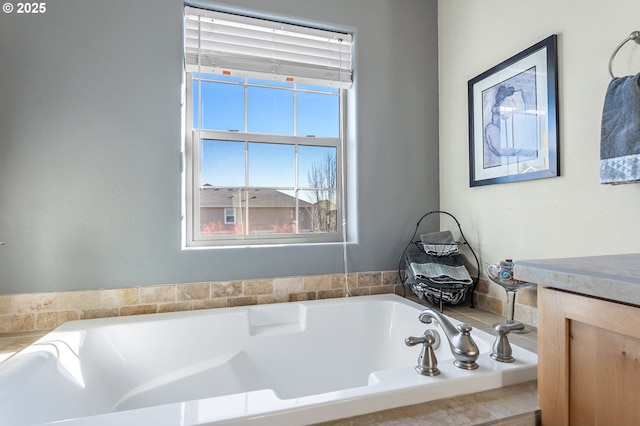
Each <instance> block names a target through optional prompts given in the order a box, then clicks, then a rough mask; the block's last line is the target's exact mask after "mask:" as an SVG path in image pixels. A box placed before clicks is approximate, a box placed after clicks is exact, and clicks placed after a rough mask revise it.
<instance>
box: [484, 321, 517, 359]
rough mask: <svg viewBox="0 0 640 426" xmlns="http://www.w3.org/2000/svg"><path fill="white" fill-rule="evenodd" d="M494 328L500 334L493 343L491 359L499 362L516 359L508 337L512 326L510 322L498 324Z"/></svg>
mask: <svg viewBox="0 0 640 426" xmlns="http://www.w3.org/2000/svg"><path fill="white" fill-rule="evenodd" d="M493 328H494V330H495V331H496V332H497V333H498V336H497V337H496V341H495V342H494V343H493V350H492V352H491V355H490V356H491V359H494V360H496V361H499V362H513V361H515V360H516V359H515V358H514V357H513V355H512V354H513V351H512V350H511V344H510V343H509V339H508V338H507V334H509V333H510V332H511V328H510V327H509V325H508V324H496V325H495V326H494V327H493Z"/></svg>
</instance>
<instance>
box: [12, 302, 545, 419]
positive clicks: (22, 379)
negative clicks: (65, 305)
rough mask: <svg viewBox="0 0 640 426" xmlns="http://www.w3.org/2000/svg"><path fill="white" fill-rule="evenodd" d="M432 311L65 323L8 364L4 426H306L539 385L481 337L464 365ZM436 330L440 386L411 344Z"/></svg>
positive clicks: (280, 307)
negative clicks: (429, 320) (421, 369)
mask: <svg viewBox="0 0 640 426" xmlns="http://www.w3.org/2000/svg"><path fill="white" fill-rule="evenodd" d="M422 309H424V307H423V306H421V305H418V304H415V303H413V302H411V301H408V300H406V299H403V298H401V297H399V296H395V295H379V296H361V297H351V298H344V299H327V300H321V301H309V302H297V303H284V304H274V305H260V306H250V307H240V308H226V309H213V310H204V311H189V312H178V313H167V314H154V315H141V316H135V317H119V318H108V319H96V320H85V321H73V322H69V323H66V324H64V325H63V326H61V327H59V328H57V329H56V330H54V331H52V332H51V333H49V334H47V335H46V336H44V337H43V338H41V339H40V340H38V341H37V342H35V343H34V344H33V345H31V346H29V347H28V348H26V349H25V350H23V351H21V352H20V353H18V354H16V355H15V356H14V357H13V358H11V359H9V360H8V361H6V362H5V363H3V364H0V424H2V425H13V426H18V425H33V424H53V423H54V422H57V423H55V424H56V425H83V426H94V425H104V426H107V425H109V426H111V425H136V426H144V425H149V426H151V425H153V426H158V425H211V424H239V423H243V424H244V423H248V422H251V423H252V424H264V425H266V424H269V425H271V424H278V425H294V424H310V423H315V422H321V421H327V420H332V419H336V418H342V417H349V416H354V415H358V414H363V413H367V412H372V411H377V410H382V409H388V408H394V407H399V406H403V405H409V404H416V403H419V402H424V401H430V400H435V399H440V398H444V397H449V396H454V395H460V394H465V393H471V392H478V391H483V390H488V389H493V388H499V387H502V386H507V385H511V384H514V383H519V382H523V381H527V380H532V379H535V378H536V366H537V356H536V355H535V354H533V353H531V352H529V351H526V350H524V349H522V348H519V347H516V346H513V355H514V357H515V358H516V361H515V362H514V363H510V364H505V363H499V362H496V361H493V360H492V359H491V358H490V357H489V354H490V352H491V346H492V344H493V341H494V336H492V335H489V334H486V333H483V332H481V331H479V330H473V331H472V336H473V338H474V340H475V341H476V343H477V345H478V347H479V348H480V351H481V355H480V358H479V360H478V364H479V368H478V369H476V370H471V371H468V370H461V369H459V368H456V367H454V366H453V362H452V360H453V357H452V355H451V352H450V349H449V345H448V344H447V341H446V337H445V335H444V333H443V332H442V331H441V329H440V328H439V327H438V326H437V325H434V324H431V325H426V324H422V323H420V322H419V321H418V314H419V313H420V311H421V310H422ZM452 322H453V323H454V324H455V323H457V322H456V321H455V320H452ZM427 328H436V329H437V330H438V331H439V333H440V335H441V337H442V344H441V345H440V348H439V349H438V350H437V351H436V355H437V358H438V362H439V364H438V367H439V368H440V370H441V372H442V373H441V374H440V375H439V376H436V377H424V376H421V375H419V374H417V373H416V372H415V370H414V367H415V365H416V362H417V358H418V355H419V353H420V347H419V346H415V347H407V346H406V345H405V343H404V339H405V338H406V337H408V336H420V335H422V333H423V332H424V331H425V329H427Z"/></svg>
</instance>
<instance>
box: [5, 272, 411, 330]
mask: <svg viewBox="0 0 640 426" xmlns="http://www.w3.org/2000/svg"><path fill="white" fill-rule="evenodd" d="M347 279H348V283H349V286H348V287H349V293H350V294H351V295H353V296H360V295H369V294H384V293H393V291H394V287H395V285H396V284H399V280H398V272H397V271H386V272H358V273H350V274H348V275H347ZM344 295H345V276H344V274H330V275H313V276H300V277H286V278H273V279H255V280H244V281H242V280H238V281H223V282H203V283H189V284H169V285H155V286H145V287H127V288H120V289H101V290H80V291H65V292H50V293H25V294H10V295H0V334H2V333H15V332H25V331H34V330H52V329H54V328H56V327H58V326H59V325H62V324H64V323H65V322H67V321H72V320H78V319H92V318H107V317H117V316H126V315H136V314H151V313H161V312H176V311H188V310H196V309H210V308H224V307H232V306H246V305H259V304H267V303H280V302H296V301H302V300H315V299H329V298H336V297H343V296H344Z"/></svg>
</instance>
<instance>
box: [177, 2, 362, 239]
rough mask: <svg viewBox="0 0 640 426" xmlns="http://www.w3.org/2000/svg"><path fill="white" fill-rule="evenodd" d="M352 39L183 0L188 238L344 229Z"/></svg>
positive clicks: (309, 234) (308, 235)
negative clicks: (347, 95) (345, 127)
mask: <svg viewBox="0 0 640 426" xmlns="http://www.w3.org/2000/svg"><path fill="white" fill-rule="evenodd" d="M274 25H275V28H274V27H273V26H274ZM265 26H266V27H265ZM294 31H297V33H293V35H292V32H294ZM265 37H266V38H267V39H268V41H265V40H264V38H265ZM281 37H284V38H285V39H286V40H284V41H283V40H281V39H280V38H281ZM292 37H293V38H292ZM295 37H297V39H296V38H295ZM258 39H261V40H258ZM276 39H278V40H276ZM292 40H293V41H292ZM300 43H303V45H302V46H300ZM305 45H307V46H305ZM350 45H351V37H350V36H349V35H348V34H341V33H332V32H328V31H324V30H316V29H309V28H303V27H297V26H292V25H289V24H282V23H275V24H274V23H273V22H271V21H263V20H258V19H255V18H246V17H239V16H237V15H227V14H222V13H219V12H212V11H205V10H201V9H194V8H191V7H186V8H185V126H184V128H185V137H184V152H185V168H184V172H185V176H184V184H185V187H184V192H185V203H184V215H185V224H184V226H183V232H184V234H185V239H184V240H185V245H186V246H219V245H240V244H286V243H301V242H304V243H308V242H331V241H340V240H341V239H342V232H343V229H342V226H341V224H342V218H343V215H344V213H345V212H344V210H345V208H344V201H343V200H344V193H343V188H344V184H343V181H344V177H343V176H342V167H341V164H343V160H344V159H343V155H344V152H343V139H342V135H343V130H342V128H343V122H344V119H343V116H344V101H343V93H344V90H345V89H346V88H348V87H349V86H350V82H351V72H350V58H351V53H350V49H351V46H350ZM250 46H254V47H250ZM265 46H266V47H265ZM274 46H276V47H274ZM283 46H284V47H283ZM292 46H293V47H292ZM281 47H283V49H285V50H287V49H288V50H291V51H293V53H287V52H286V51H282V49H280V48H281ZM262 48H264V49H266V50H265V51H266V52H267V53H264V52H261V51H260V49H262ZM274 49H280V50H279V51H277V52H275V51H274ZM301 52H304V53H302V54H301ZM296 55H297V56H300V57H301V58H302V59H300V58H296ZM318 55H321V56H327V55H328V57H327V58H324V59H322V60H320V59H317V56H318ZM278 57H280V58H286V59H276V60H274V59H273V58H278ZM343 57H344V58H346V59H343ZM305 61H306V62H305ZM309 61H311V62H319V61H320V62H322V65H321V66H320V65H318V64H313V63H309ZM327 64H329V65H327Z"/></svg>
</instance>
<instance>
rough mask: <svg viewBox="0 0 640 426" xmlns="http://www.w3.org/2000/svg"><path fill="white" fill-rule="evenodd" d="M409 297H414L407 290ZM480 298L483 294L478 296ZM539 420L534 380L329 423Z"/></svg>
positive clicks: (494, 318) (453, 313) (485, 318)
mask: <svg viewBox="0 0 640 426" xmlns="http://www.w3.org/2000/svg"><path fill="white" fill-rule="evenodd" d="M408 297H410V298H412V299H413V300H414V301H417V299H416V298H415V297H413V296H412V295H411V294H409V295H408ZM480 299H481V298H480ZM444 312H445V314H447V315H448V316H450V317H453V318H455V319H457V320H459V321H462V322H465V323H467V324H470V325H472V326H473V327H474V328H476V329H479V330H483V331H486V332H489V333H491V332H492V330H493V328H492V325H493V324H494V323H496V322H500V321H502V320H503V319H504V318H502V317H501V316H499V315H498V314H496V313H493V312H489V311H487V310H484V309H478V308H470V307H469V306H468V305H467V304H460V305H456V306H445V309H444ZM529 328H530V329H531V333H529V334H526V335H511V337H510V341H512V342H514V343H515V344H517V345H519V346H521V347H523V348H525V349H527V350H530V351H532V352H537V330H536V328H535V327H529ZM45 333H46V331H31V332H22V333H4V334H0V362H2V360H3V355H4V357H6V356H10V355H11V354H12V353H13V352H17V351H19V350H21V349H23V348H25V347H26V346H28V345H29V344H31V343H33V342H34V341H36V340H37V339H39V338H40V337H42V336H43V335H44V334H45ZM443 424H455V425H510V426H534V425H540V410H539V408H538V399H537V385H536V382H535V381H532V382H527V383H523V384H520V385H514V386H509V387H505V388H502V389H496V390H492V391H485V392H479V393H474V394H468V395H463V396H458V397H453V398H445V399H441V400H437V401H431V402H426V403H422V404H418V405H410V406H406V407H400V408H394V409H390V410H385V411H378V412H373V413H371V414H366V415H361V416H357V417H351V418H345V419H340V420H335V421H332V422H330V423H328V424H327V425H331V426H352V425H359V426H362V425H388V426H391V425H394V426H397V425H424V426H440V425H443Z"/></svg>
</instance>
